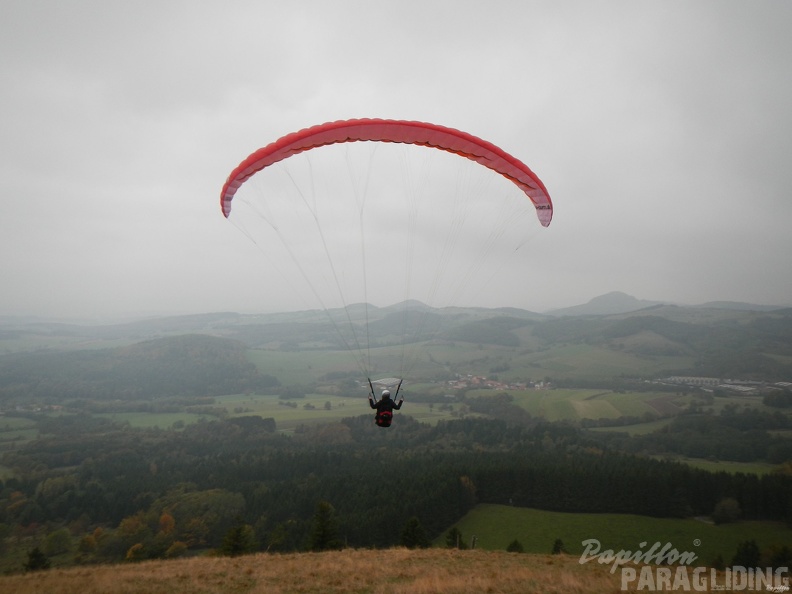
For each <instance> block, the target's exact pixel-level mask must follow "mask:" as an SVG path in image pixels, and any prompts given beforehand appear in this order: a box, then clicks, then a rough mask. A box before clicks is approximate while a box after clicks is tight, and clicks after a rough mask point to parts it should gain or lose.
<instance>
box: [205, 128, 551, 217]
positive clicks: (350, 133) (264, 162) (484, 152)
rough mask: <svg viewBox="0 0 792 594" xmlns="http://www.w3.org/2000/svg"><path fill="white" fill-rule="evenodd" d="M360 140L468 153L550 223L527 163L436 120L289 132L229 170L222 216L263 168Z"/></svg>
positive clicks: (546, 200) (547, 204) (546, 201)
mask: <svg viewBox="0 0 792 594" xmlns="http://www.w3.org/2000/svg"><path fill="white" fill-rule="evenodd" d="M358 141H376V142H399V143H405V144H415V145H420V146H426V147H431V148H436V149H440V150H444V151H447V152H450V153H455V154H457V155H460V156H461V157H466V158H468V159H471V160H473V161H476V162H477V163H480V164H481V165H484V166H485V167H488V168H489V169H492V170H493V171H496V172H498V173H500V174H501V175H503V176H504V177H506V178H507V179H509V180H510V181H512V182H513V183H514V184H515V185H517V186H518V187H519V188H520V189H521V190H522V191H523V192H525V194H526V196H528V198H530V200H531V202H533V204H534V206H535V207H536V211H537V216H538V217H539V222H540V223H541V224H542V226H544V227H547V226H548V225H549V224H550V221H551V220H552V218H553V203H552V202H551V201H550V195H549V194H548V192H547V189H546V188H545V187H544V184H543V183H542V181H541V180H540V179H539V178H538V177H537V176H536V175H535V174H534V172H533V171H531V170H530V169H529V168H528V166H527V165H525V164H524V163H522V162H521V161H519V160H518V159H516V158H515V157H513V156H511V155H510V154H509V153H507V152H505V151H504V150H502V149H500V148H498V147H497V146H495V145H494V144H492V143H490V142H487V141H486V140H482V139H480V138H477V137H475V136H473V135H471V134H468V133H466V132H462V131H460V130H455V129H453V128H447V127H445V126H438V125H437V124H429V123H426V122H410V121H404V120H382V119H358V120H342V121H337V122H328V123H326V124H321V125H319V126H313V127H312V128H306V129H304V130H301V131H299V132H295V133H293V134H289V135H287V136H284V137H283V138H281V139H280V140H276V141H275V142H273V143H272V144H269V145H267V146H265V147H264V148H261V149H259V150H257V151H256V152H254V153H253V154H251V155H250V156H249V157H248V158H247V159H245V160H244V161H242V162H241V163H240V164H239V165H238V166H237V168H236V169H234V171H232V172H231V175H229V177H228V180H227V181H226V183H225V185H224V186H223V190H222V192H221V194H220V203H221V206H222V209H223V214H224V215H225V216H226V217H228V215H229V214H230V213H231V201H232V200H233V198H234V194H236V191H237V190H238V189H239V187H240V186H241V185H242V184H243V183H245V181H246V180H248V179H249V178H250V177H251V176H252V175H253V174H255V173H256V172H258V171H261V170H262V169H264V168H265V167H268V166H270V165H272V164H274V163H277V162H278V161H282V160H283V159H286V158H288V157H290V156H292V155H296V154H298V153H301V152H303V151H308V150H311V149H315V148H318V147H322V146H327V145H330V144H337V143H344V142H358Z"/></svg>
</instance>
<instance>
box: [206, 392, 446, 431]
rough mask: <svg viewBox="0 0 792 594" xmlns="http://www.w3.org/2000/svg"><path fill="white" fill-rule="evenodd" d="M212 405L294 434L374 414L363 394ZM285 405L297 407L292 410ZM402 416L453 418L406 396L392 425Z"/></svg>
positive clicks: (225, 399) (256, 398)
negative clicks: (272, 422) (258, 418)
mask: <svg viewBox="0 0 792 594" xmlns="http://www.w3.org/2000/svg"><path fill="white" fill-rule="evenodd" d="M215 402H216V406H222V407H225V408H226V410H227V411H228V413H229V415H231V416H244V415H259V416H261V417H264V418H268V417H272V418H273V419H275V424H276V426H277V428H278V430H279V431H293V430H294V429H295V428H296V427H298V426H300V425H312V424H319V423H327V422H332V421H340V420H341V419H343V418H346V417H357V416H360V415H371V418H372V419H373V418H374V411H373V410H371V408H370V407H369V404H368V399H367V398H366V394H365V393H361V394H360V395H359V396H357V397H349V396H334V395H326V394H306V395H305V398H297V399H294V400H281V399H279V398H278V397H277V396H261V395H245V394H239V395H233V396H221V397H218V398H216V399H215ZM288 404H294V405H296V406H295V407H291V406H288ZM402 414H403V415H409V416H411V417H413V418H415V419H416V420H418V421H420V422H422V423H429V424H434V423H436V422H437V421H439V420H441V419H450V418H453V413H452V411H450V410H440V407H438V406H434V407H432V406H430V405H429V404H426V403H418V402H411V401H410V400H409V395H408V396H407V400H405V403H404V406H403V408H402V409H401V410H400V411H397V412H396V413H395V419H394V426H396V423H398V417H399V415H402ZM372 422H373V421H372Z"/></svg>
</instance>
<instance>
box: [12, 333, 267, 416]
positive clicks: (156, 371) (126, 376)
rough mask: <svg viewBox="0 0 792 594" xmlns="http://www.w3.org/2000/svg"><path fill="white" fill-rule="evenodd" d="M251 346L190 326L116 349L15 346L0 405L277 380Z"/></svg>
mask: <svg viewBox="0 0 792 594" xmlns="http://www.w3.org/2000/svg"><path fill="white" fill-rule="evenodd" d="M246 350H247V348H246V347H245V345H244V344H242V343H241V342H238V341H233V340H229V339H224V338H217V337H213V336H206V335H192V334H190V335H184V336H173V337H168V338H161V339H155V340H148V341H144V342H140V343H137V344H133V345H130V346H126V347H116V348H111V349H93V350H69V351H44V352H35V353H13V354H9V355H5V356H2V357H0V405H5V406H8V405H9V404H19V405H25V406H29V405H30V404H35V403H38V404H45V403H46V404H61V403H63V402H66V401H69V400H72V399H82V400H91V399H99V400H119V399H122V400H130V399H134V400H141V399H142V400H150V399H156V398H162V397H169V396H216V395H220V394H233V393H236V392H242V391H245V390H248V389H264V388H266V387H268V386H272V385H275V384H276V383H277V382H276V381H275V379H274V378H271V377H262V376H261V375H259V374H258V372H257V371H256V367H255V366H254V365H253V364H252V363H250V361H249V360H248V359H247V357H246V355H245V353H246Z"/></svg>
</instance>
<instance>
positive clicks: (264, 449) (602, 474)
mask: <svg viewBox="0 0 792 594" xmlns="http://www.w3.org/2000/svg"><path fill="white" fill-rule="evenodd" d="M413 313H414V314H415V315H412V314H411V315H410V316H407V317H406V318H405V317H403V316H402V317H399V316H397V315H396V314H394V312H393V311H381V312H378V313H377V315H376V316H374V318H373V319H372V320H371V327H372V328H374V330H373V340H374V344H373V345H372V349H371V351H372V358H373V359H374V360H375V361H380V362H386V363H387V362H388V361H389V360H391V359H393V357H394V356H396V354H397V353H398V349H394V347H393V346H392V344H394V343H395V342H398V340H399V337H398V331H399V328H400V326H399V324H400V323H402V324H403V323H405V320H406V321H407V323H408V326H410V325H413V324H414V325H415V329H416V333H415V334H414V336H416V338H415V340H416V341H418V342H417V343H416V345H417V347H418V348H419V349H421V350H419V351H416V352H418V353H420V365H419V366H418V367H417V368H416V373H415V375H414V377H410V378H407V382H406V383H407V384H409V387H408V388H405V389H407V390H408V392H407V393H408V402H409V405H408V406H407V407H405V408H404V409H403V410H402V411H399V413H398V414H397V418H396V420H395V421H394V425H393V427H391V428H390V429H388V430H382V429H379V428H376V427H375V426H374V425H373V423H372V420H371V417H370V416H369V415H366V416H358V415H360V414H361V413H362V412H363V410H364V409H362V406H363V405H365V406H367V405H366V404H365V393H366V391H367V390H368V386H367V385H366V382H365V378H361V377H359V370H356V369H355V367H354V365H353V364H352V363H351V362H350V360H349V358H348V357H347V355H348V354H349V353H347V352H345V350H344V348H340V347H339V344H343V342H344V341H343V339H342V338H343V337H342V336H339V332H337V331H334V329H333V327H332V324H331V323H330V322H328V321H327V320H326V319H325V320H324V321H322V314H321V312H318V313H317V312H311V313H306V314H305V315H304V317H303V318H301V316H300V315H298V314H292V315H288V316H276V317H272V318H248V317H245V316H236V315H226V314H219V315H216V316H206V317H201V316H198V317H191V318H189V319H187V320H179V319H169V320H165V321H163V323H162V325H157V323H156V322H154V321H148V322H146V323H145V325H142V326H141V325H134V332H135V333H134V334H130V335H126V336H124V335H123V332H120V331H119V327H114V328H113V329H112V330H111V329H105V330H104V331H103V332H104V334H103V332H99V331H97V330H92V331H87V330H85V331H83V330H79V329H76V328H74V327H71V328H69V329H68V331H67V332H64V331H63V330H64V329H63V328H61V327H58V328H55V327H52V326H48V327H47V329H46V331H44V330H42V329H41V328H40V327H38V326H36V327H35V328H33V327H30V326H24V325H23V326H22V327H15V328H14V329H13V331H11V330H7V332H6V334H4V335H2V336H0V344H3V345H5V347H4V348H5V351H6V352H5V354H3V355H2V356H0V413H2V414H0V547H4V548H5V551H6V552H7V553H8V554H9V555H10V557H9V558H11V559H13V558H15V557H14V556H15V555H17V556H18V555H20V554H22V552H24V551H27V550H30V549H31V548H32V547H33V546H38V547H40V548H41V550H43V551H44V553H45V554H46V555H49V556H50V557H53V558H55V559H57V560H58V562H59V563H62V564H73V563H94V562H109V561H119V560H122V559H133V560H139V559H151V558H163V557H164V558H170V557H175V556H180V555H184V554H191V553H195V552H199V551H206V550H223V547H225V546H230V545H228V542H229V540H228V539H231V541H232V542H234V543H236V544H235V545H234V546H237V545H238V546H242V547H243V548H244V550H246V551H254V550H267V551H282V552H287V551H299V550H308V549H312V548H317V547H318V548H326V547H327V546H328V545H327V542H325V543H324V544H321V543H320V544H317V540H316V539H317V537H316V534H315V528H316V522H317V515H318V514H319V515H321V517H323V518H324V520H323V521H326V522H328V525H330V526H332V527H333V531H332V532H333V538H332V539H331V542H332V543H333V546H337V545H339V544H340V543H343V544H344V545H346V546H354V547H384V546H393V545H398V544H403V543H404V538H405V534H408V535H411V538H417V537H418V536H419V535H423V536H421V538H422V539H431V538H437V537H439V536H441V535H442V534H443V531H445V530H447V529H448V528H449V526H452V525H453V524H454V523H455V522H457V521H458V520H459V519H460V518H461V517H463V516H464V515H465V514H466V513H467V512H468V511H469V510H471V509H472V508H473V507H474V506H475V505H477V504H479V503H496V504H506V505H514V506H524V507H531V508H537V509H541V510H553V511H563V512H591V513H622V514H638V515H645V516H653V517H660V518H672V517H674V518H676V517H696V516H697V517H713V518H719V517H724V513H723V510H724V509H726V510H728V511H729V513H728V514H725V515H726V516H728V518H729V520H730V521H737V520H740V519H743V520H762V521H771V522H778V523H782V524H789V523H791V522H792V516H790V509H789V501H792V473H790V469H789V463H790V460H792V439H790V434H791V433H792V420H790V416H789V414H788V413H789V402H792V397H790V390H789V389H788V387H785V386H788V384H784V383H783V382H784V381H788V380H789V379H790V378H792V367H790V366H791V365H792V332H791V331H790V324H791V323H792V313H790V312H789V311H785V310H783V311H773V312H740V311H731V310H730V311H704V310H696V311H693V310H684V309H680V308H663V307H659V308H658V307H655V308H651V309H649V310H646V311H643V312H638V313H636V314H629V315H626V314H621V315H612V316H583V317H576V318H557V319H551V318H547V317H541V316H536V315H529V314H525V315H523V314H521V313H520V312H515V311H508V312H506V311H494V310H493V311H482V310H475V311H472V310H453V311H440V310H436V311H422V312H413ZM427 315H428V317H426V316H427ZM427 324H428V325H427ZM430 327H431V328H430ZM130 328H131V326H130V327H128V330H129V329H130ZM188 329H189V330H191V332H189V333H182V332H183V331H184V330H188ZM102 336H104V338H103V337H102ZM426 338H431V340H423V339H426ZM670 373H680V374H691V375H708V374H715V375H716V378H718V377H737V378H742V379H744V380H746V382H747V384H750V387H748V388H747V389H749V390H750V394H749V395H746V394H748V393H747V392H745V391H739V392H729V391H728V389H726V390H725V391H724V388H722V387H719V386H717V385H715V386H714V387H709V388H706V389H704V388H702V387H692V386H682V385H675V384H669V383H666V382H665V381H664V380H662V378H664V377H665V375H668V374H670ZM749 380H753V381H749ZM717 381H719V380H717V379H716V380H715V382H716V383H717ZM261 410H267V411H269V413H268V414H264V415H262V414H258V411H261ZM347 410H349V411H350V413H346V412H345V411H347ZM354 411H356V412H354ZM564 411H566V412H564ZM549 414H553V415H555V416H554V417H553V418H555V419H558V420H557V421H556V422H550V421H549V420H548V418H547V415H549ZM411 415H415V417H414V418H413V417H412V416H411ZM418 418H423V419H425V420H426V422H419V421H418V420H417V419H418ZM636 427H637V428H636ZM688 458H694V459H698V460H701V461H706V462H709V463H711V464H718V463H720V462H724V463H728V462H735V463H742V464H748V463H754V464H757V465H760V467H761V469H762V470H761V472H759V471H757V472H750V473H734V472H726V471H721V472H711V471H705V470H701V469H697V468H694V467H693V466H691V465H689V464H685V463H682V462H679V461H677V460H678V459H679V460H682V459H688ZM719 461H720V462H719ZM724 468H728V467H727V466H724ZM320 512H321V514H320ZM719 514H720V515H719ZM719 521H720V520H719ZM240 543H241V544H240ZM17 565H19V564H18V563H17ZM9 567H10V566H9Z"/></svg>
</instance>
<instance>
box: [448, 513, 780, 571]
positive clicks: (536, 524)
mask: <svg viewBox="0 0 792 594" xmlns="http://www.w3.org/2000/svg"><path fill="white" fill-rule="evenodd" d="M456 527H457V528H458V529H459V530H460V531H461V532H462V535H463V537H464V540H465V542H466V543H467V544H470V541H471V539H472V537H473V536H475V537H476V546H477V547H479V548H482V549H487V550H505V549H506V547H507V546H508V545H509V543H511V542H512V541H513V540H515V539H516V540H518V541H519V542H520V543H521V544H522V546H523V547H524V550H525V552H527V553H550V552H551V551H552V548H553V544H554V543H555V541H556V539H561V541H562V542H563V544H564V548H565V549H566V551H567V552H568V553H569V554H571V555H578V556H579V555H580V554H581V553H583V551H584V545H583V544H582V543H583V541H585V540H588V539H597V540H598V541H599V542H600V543H601V545H602V549H603V550H605V549H613V550H614V551H618V550H621V549H624V550H630V551H635V550H638V549H639V548H642V547H641V546H640V543H642V542H646V543H647V545H645V546H644V547H643V548H642V549H643V550H648V548H649V547H651V546H652V544H654V543H655V542H660V543H661V546H662V545H665V544H666V543H671V545H672V546H673V547H674V548H676V549H677V550H678V551H680V552H683V551H689V552H692V553H695V554H696V556H697V557H698V559H699V561H700V562H701V564H702V565H707V564H710V563H712V562H713V561H714V560H715V558H716V557H718V555H720V556H721V557H722V559H723V560H724V561H725V562H726V563H728V562H729V561H730V560H731V558H732V556H733V555H734V553H735V552H736V550H737V545H738V544H739V543H740V542H743V541H746V540H755V541H756V542H757V544H758V545H759V547H760V549H762V548H765V547H768V546H770V545H773V544H777V545H786V546H792V530H790V529H789V528H787V527H786V526H784V525H783V524H781V523H775V522H748V521H745V522H736V523H733V524H721V525H718V526H716V525H715V524H712V523H708V522H704V521H700V520H695V519H666V518H649V517H644V516H634V515H627V514H576V513H561V512H551V511H542V510H537V509H528V508H519V507H510V506H506V505H490V504H481V505H478V506H476V507H475V508H474V509H473V510H471V511H470V512H469V513H468V514H467V515H465V516H464V517H463V518H462V519H461V520H460V521H459V522H457V524H456ZM434 544H435V545H438V546H440V545H443V544H445V535H443V536H441V537H438V538H437V539H436V540H435V543H434Z"/></svg>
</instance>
